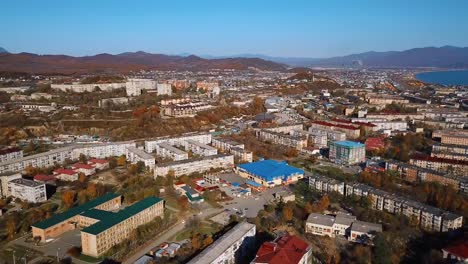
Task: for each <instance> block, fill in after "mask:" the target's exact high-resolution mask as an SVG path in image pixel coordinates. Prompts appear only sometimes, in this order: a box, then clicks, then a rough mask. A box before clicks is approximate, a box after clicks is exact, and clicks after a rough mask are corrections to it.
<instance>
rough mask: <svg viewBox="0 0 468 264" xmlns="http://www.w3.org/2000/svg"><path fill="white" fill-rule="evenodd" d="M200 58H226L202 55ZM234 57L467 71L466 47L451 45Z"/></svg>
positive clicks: (294, 63)
mask: <svg viewBox="0 0 468 264" xmlns="http://www.w3.org/2000/svg"><path fill="white" fill-rule="evenodd" d="M201 57H203V58H228V56H223V57H214V56H209V55H202V56H201ZM234 57H245V58H252V57H256V58H261V59H264V60H270V61H274V62H278V63H282V64H287V65H290V66H307V67H311V66H312V67H359V66H362V67H398V68H402V67H437V68H468V47H466V48H459V47H453V46H443V47H440V48H437V47H427V48H415V49H410V50H405V51H387V52H375V51H370V52H365V53H360V54H352V55H347V56H341V57H332V58H321V59H319V58H305V57H304V58H300V57H271V56H266V55H261V54H239V55H235V56H234Z"/></svg>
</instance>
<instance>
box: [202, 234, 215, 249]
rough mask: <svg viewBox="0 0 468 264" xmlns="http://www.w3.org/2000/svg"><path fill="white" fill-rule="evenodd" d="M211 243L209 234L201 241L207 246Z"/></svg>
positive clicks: (211, 239)
mask: <svg viewBox="0 0 468 264" xmlns="http://www.w3.org/2000/svg"><path fill="white" fill-rule="evenodd" d="M212 243H213V238H212V237H211V236H207V237H206V238H205V240H204V241H203V246H204V247H207V246H209V245H211V244H212Z"/></svg>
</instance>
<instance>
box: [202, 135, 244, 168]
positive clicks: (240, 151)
mask: <svg viewBox="0 0 468 264" xmlns="http://www.w3.org/2000/svg"><path fill="white" fill-rule="evenodd" d="M211 145H212V146H213V147H215V148H217V149H219V150H220V151H222V152H227V153H230V154H232V155H234V158H235V159H236V160H238V161H240V162H252V160H253V153H252V151H248V150H246V149H245V146H244V144H242V143H239V142H237V141H234V140H230V139H225V138H220V137H217V138H212V140H211Z"/></svg>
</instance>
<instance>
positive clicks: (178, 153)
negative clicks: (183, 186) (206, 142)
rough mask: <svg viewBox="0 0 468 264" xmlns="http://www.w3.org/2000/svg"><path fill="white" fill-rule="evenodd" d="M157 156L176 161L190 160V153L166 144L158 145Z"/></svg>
mask: <svg viewBox="0 0 468 264" xmlns="http://www.w3.org/2000/svg"><path fill="white" fill-rule="evenodd" d="M156 154H157V155H158V156H160V157H163V158H169V159H172V160H175V161H178V160H186V159H188V153H187V152H185V151H183V150H181V149H178V148H176V147H174V146H171V145H169V144H168V143H166V142H163V143H159V144H158V145H156Z"/></svg>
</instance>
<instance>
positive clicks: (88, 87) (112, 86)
mask: <svg viewBox="0 0 468 264" xmlns="http://www.w3.org/2000/svg"><path fill="white" fill-rule="evenodd" d="M97 87H98V88H99V89H100V90H101V91H112V90H116V89H120V88H125V83H92V84H80V83H73V84H51V85H50V88H52V89H53V90H60V91H62V92H68V91H71V92H74V93H84V92H94V91H95V90H96V88H97Z"/></svg>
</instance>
